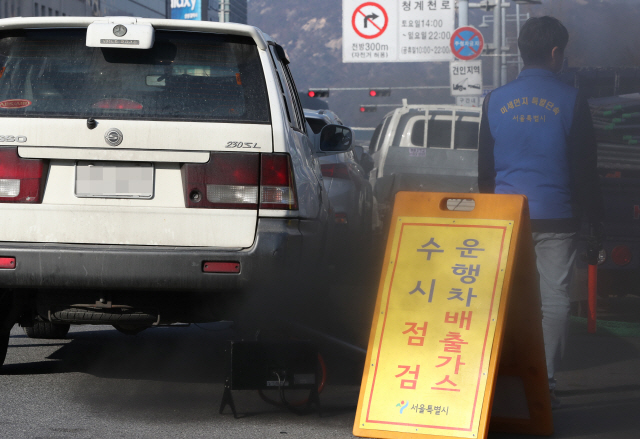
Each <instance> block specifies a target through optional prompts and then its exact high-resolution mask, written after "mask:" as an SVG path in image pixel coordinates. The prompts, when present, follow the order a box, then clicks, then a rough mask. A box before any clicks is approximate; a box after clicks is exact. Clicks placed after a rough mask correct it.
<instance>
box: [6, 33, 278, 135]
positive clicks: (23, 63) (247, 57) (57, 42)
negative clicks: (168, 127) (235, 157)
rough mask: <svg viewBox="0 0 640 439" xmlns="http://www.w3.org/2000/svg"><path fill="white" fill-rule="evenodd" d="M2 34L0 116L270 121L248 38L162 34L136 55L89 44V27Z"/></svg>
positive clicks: (256, 59) (254, 50)
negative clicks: (149, 46)
mask: <svg viewBox="0 0 640 439" xmlns="http://www.w3.org/2000/svg"><path fill="white" fill-rule="evenodd" d="M2 36H3V38H2V39H1V40H0V63H1V64H2V67H0V117H3V116H4V117H20V116H22V117H71V118H87V117H95V118H106V119H128V120H177V121H182V120H192V121H223V122H253V123H268V122H269V120H270V117H269V106H268V99H267V93H266V85H265V81H264V74H263V71H262V66H261V64H260V59H259V56H258V48H257V47H256V45H255V43H254V41H253V40H252V39H250V38H247V37H238V36H231V35H218V34H206V33H195V32H176V31H156V35H155V43H154V46H153V48H152V49H149V50H136V49H119V48H118V49H112V48H92V47H86V46H85V37H86V29H65V30H26V31H14V32H7V33H4V34H2Z"/></svg>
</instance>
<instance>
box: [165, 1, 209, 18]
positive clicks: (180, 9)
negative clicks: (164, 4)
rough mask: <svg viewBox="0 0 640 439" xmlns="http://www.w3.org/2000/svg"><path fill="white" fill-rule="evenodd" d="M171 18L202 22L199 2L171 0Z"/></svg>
mask: <svg viewBox="0 0 640 439" xmlns="http://www.w3.org/2000/svg"><path fill="white" fill-rule="evenodd" d="M171 18H176V19H179V20H202V4H201V0H171Z"/></svg>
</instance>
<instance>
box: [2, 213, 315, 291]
mask: <svg viewBox="0 0 640 439" xmlns="http://www.w3.org/2000/svg"><path fill="white" fill-rule="evenodd" d="M324 232H325V230H324V228H323V227H322V224H321V222H319V221H305V220H297V219H285V218H282V219H280V218H261V219H259V220H258V227H257V233H256V239H255V241H254V243H253V245H252V246H251V247H250V248H247V249H239V250H229V249H219V248H210V247H207V248H204V247H195V248H194V247H152V246H124V245H79V244H46V243H19V242H16V243H13V242H2V243H0V256H2V257H15V258H16V268H15V269H4V270H0V286H2V287H4V288H37V289H92V290H93V289H124V290H129V291H131V290H141V291H154V290H159V291H162V290H165V291H167V290H181V291H202V292H216V291H237V290H244V289H248V288H251V287H254V286H268V285H269V284H272V283H273V282H277V281H278V280H279V279H280V278H281V277H290V276H291V273H296V274H300V273H301V272H302V271H303V270H302V269H303V268H305V267H315V268H316V269H320V267H319V266H318V263H317V262H316V263H309V258H310V257H316V258H319V257H320V256H318V255H321V254H322V246H321V243H322V242H323V240H324V238H325V233H324ZM205 261H220V262H239V263H240V273H233V274H229V273H204V272H203V264H204V262H205Z"/></svg>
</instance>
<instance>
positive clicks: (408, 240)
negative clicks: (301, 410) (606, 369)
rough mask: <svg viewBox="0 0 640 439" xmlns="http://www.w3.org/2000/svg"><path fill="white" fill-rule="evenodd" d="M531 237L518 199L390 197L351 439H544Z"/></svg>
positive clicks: (546, 408)
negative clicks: (510, 436) (536, 437)
mask: <svg viewBox="0 0 640 439" xmlns="http://www.w3.org/2000/svg"><path fill="white" fill-rule="evenodd" d="M463 201H471V202H472V204H471V205H472V206H473V208H472V209H471V210H469V209H467V208H464V209H461V210H459V209H457V208H456V207H454V206H460V205H461V202H463ZM450 202H451V203H450ZM467 206H468V204H467ZM530 235H531V227H530V223H529V214H528V207H527V205H526V199H525V198H524V197H523V196H521V195H493V194H490V195H488V194H442V193H429V192H399V193H398V194H397V195H396V199H395V204H394V208H393V216H392V218H391V225H390V230H389V238H388V240H387V248H386V252H385V258H384V262H383V267H384V268H383V273H382V277H381V280H380V285H379V289H378V296H377V300H376V307H375V311H374V316H373V323H372V327H371V333H370V334H371V335H370V338H369V346H368V350H367V357H366V361H365V368H364V374H363V378H362V386H361V387H360V398H359V400H358V409H357V412H356V417H355V423H354V428H353V433H354V435H355V436H360V437H375V438H406V439H409V438H413V439H417V438H418V437H429V438H432V439H445V438H447V437H449V438H467V439H485V438H486V437H487V434H488V429H489V428H488V427H489V418H490V417H491V415H495V416H493V417H491V427H492V428H496V429H497V430H496V431H503V432H513V433H515V432H517V433H529V434H547V435H548V434H551V432H552V430H553V423H552V418H551V404H550V401H549V394H548V390H547V377H546V364H545V359H544V342H543V337H542V316H541V313H540V311H539V310H540V305H539V303H540V294H539V291H538V290H537V286H536V285H535V281H534V280H535V278H536V276H537V273H536V269H535V255H534V252H533V248H532V244H531V238H530ZM525 279H526V280H525ZM529 279H530V280H531V282H529ZM498 375H500V378H501V379H498V378H499V377H498ZM494 392H495V395H497V396H496V397H495V399H494ZM502 401H506V402H507V403H506V406H505V405H504V404H502ZM515 401H520V403H521V407H524V410H522V412H520V411H519V410H512V408H514V406H515ZM500 405H502V407H500ZM527 407H529V408H527ZM531 407H536V409H531ZM534 418H535V419H534Z"/></svg>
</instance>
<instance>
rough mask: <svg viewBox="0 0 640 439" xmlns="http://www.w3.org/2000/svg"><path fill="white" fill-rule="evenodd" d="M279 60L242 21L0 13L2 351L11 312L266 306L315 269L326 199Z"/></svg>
mask: <svg viewBox="0 0 640 439" xmlns="http://www.w3.org/2000/svg"><path fill="white" fill-rule="evenodd" d="M288 63H289V61H288V59H287V56H286V54H285V52H284V50H283V49H282V48H281V47H280V46H278V45H277V44H276V43H275V42H274V41H273V40H271V39H270V38H269V37H268V36H267V35H265V34H263V33H262V32H261V31H260V30H259V29H257V28H255V27H251V26H245V25H238V24H221V23H209V22H191V21H183V20H153V19H141V18H132V17H106V18H104V17H103V18H85V17H73V18H72V17H60V18H57V17H56V18H16V19H6V20H0V64H2V65H1V66H0V202H1V203H2V208H1V209H0V224H2V226H1V227H0V360H2V361H3V360H4V352H3V349H2V347H3V345H4V350H5V351H6V343H7V342H8V337H9V333H8V330H9V329H10V328H11V327H12V326H13V324H14V323H15V322H19V323H20V324H21V325H22V326H25V327H26V329H27V334H29V335H31V336H38V337H53V336H64V334H65V333H66V331H67V330H68V325H69V324H71V323H81V324H105V323H106V324H113V325H114V326H116V327H117V328H118V329H120V330H122V331H123V332H128V333H135V332H137V331H139V330H141V329H144V328H146V327H149V326H152V325H160V324H169V323H173V322H202V321H214V320H218V319H222V318H227V319H228V318H232V317H234V316H235V315H236V314H237V311H246V308H251V307H252V308H253V309H257V310H259V312H262V313H268V312H269V309H270V308H269V305H271V306H272V307H273V309H282V304H283V302H284V301H286V300H289V299H291V297H290V296H288V294H290V293H291V291H292V289H291V288H288V287H289V286H290V285H291V283H292V282H295V281H297V280H299V279H301V278H305V276H309V275H310V274H311V275H313V273H316V272H321V271H322V269H321V267H320V266H319V264H318V260H317V259H318V255H322V254H323V251H324V245H325V242H326V241H327V233H328V231H327V227H329V224H330V223H329V221H328V201H327V195H326V192H325V190H324V188H323V185H322V176H321V173H320V168H319V165H318V163H317V158H316V155H315V153H314V148H315V147H314V145H313V143H312V142H311V141H310V139H309V137H308V136H307V128H306V122H305V119H304V114H303V110H302V108H301V106H300V102H299V98H298V95H297V93H296V87H295V84H294V82H293V78H292V76H291V72H290V71H289V67H288ZM323 139H324V144H323V145H322V146H321V148H322V149H326V150H330V151H332V152H335V153H338V152H343V151H345V150H348V149H349V147H350V142H351V133H350V131H349V130H348V129H347V128H344V127H339V126H336V125H331V126H328V127H327V128H325V131H324V132H323ZM305 294H307V290H303V291H297V292H296V293H295V294H293V293H291V295H292V296H293V297H294V298H295V297H297V296H300V295H302V296H304V295H305ZM289 303H291V302H289ZM2 361H0V364H1V363H2Z"/></svg>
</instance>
